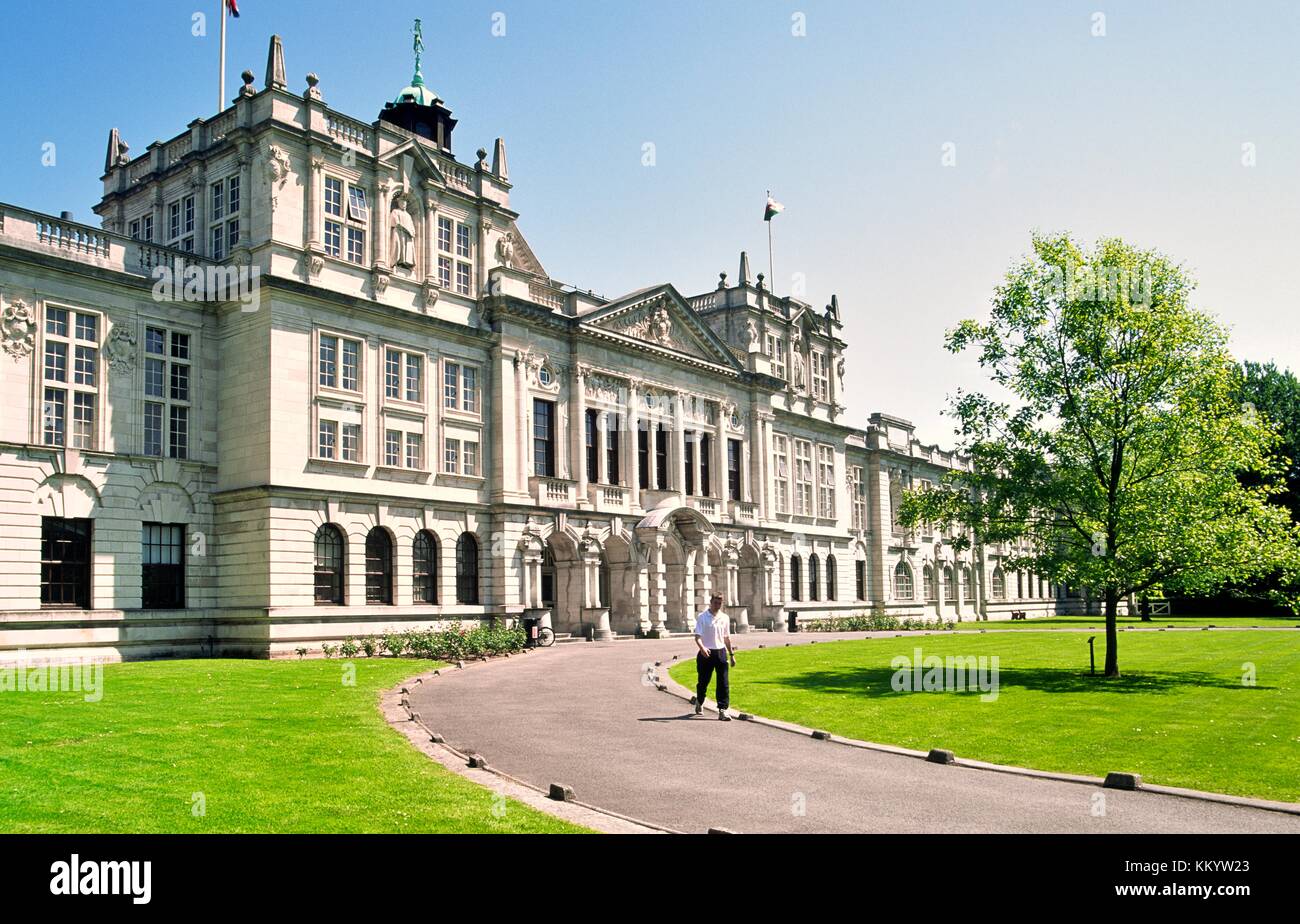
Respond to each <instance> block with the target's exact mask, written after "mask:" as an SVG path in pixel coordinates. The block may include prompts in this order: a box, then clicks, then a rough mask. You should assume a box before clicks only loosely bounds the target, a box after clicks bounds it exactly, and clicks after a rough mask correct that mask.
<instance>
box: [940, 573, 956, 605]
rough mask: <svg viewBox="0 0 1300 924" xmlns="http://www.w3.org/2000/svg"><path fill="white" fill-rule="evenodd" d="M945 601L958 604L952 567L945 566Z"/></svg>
mask: <svg viewBox="0 0 1300 924" xmlns="http://www.w3.org/2000/svg"><path fill="white" fill-rule="evenodd" d="M943 599H944V602H945V603H956V602H957V586H956V583H955V581H954V578H953V574H952V565H944V566H943Z"/></svg>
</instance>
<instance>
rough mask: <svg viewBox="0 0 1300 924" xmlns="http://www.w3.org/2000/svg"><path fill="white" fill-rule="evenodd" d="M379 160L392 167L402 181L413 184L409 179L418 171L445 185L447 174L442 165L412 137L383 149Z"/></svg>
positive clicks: (421, 174)
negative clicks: (388, 148)
mask: <svg viewBox="0 0 1300 924" xmlns="http://www.w3.org/2000/svg"><path fill="white" fill-rule="evenodd" d="M379 162H380V163H381V164H385V165H387V166H389V167H392V168H393V169H394V170H395V171H396V172H397V175H398V177H399V179H401V180H402V181H403V182H404V183H408V184H411V185H415V184H412V183H411V181H412V179H413V178H414V176H415V175H416V174H417V173H418V174H419V175H420V176H423V177H426V178H428V179H431V180H433V181H434V182H435V183H436V184H438V185H439V186H446V185H447V176H446V174H445V173H444V172H443V170H442V167H441V166H439V164H438V162H437V161H436V160H434V158H433V155H431V154H430V153H429V152H428V151H427V150H426V149H425V147H424V145H422V144H420V143H419V142H418V141H416V140H414V139H411V140H409V141H406V142H403V143H402V144H399V145H397V147H395V148H392V149H391V150H389V151H385V152H384V153H383V155H381V156H380V158H379ZM417 188H418V187H417Z"/></svg>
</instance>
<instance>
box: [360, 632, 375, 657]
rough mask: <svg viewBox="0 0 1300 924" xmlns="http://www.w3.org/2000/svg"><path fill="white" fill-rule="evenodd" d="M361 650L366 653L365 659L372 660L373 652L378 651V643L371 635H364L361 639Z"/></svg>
mask: <svg viewBox="0 0 1300 924" xmlns="http://www.w3.org/2000/svg"><path fill="white" fill-rule="evenodd" d="M361 650H362V651H364V652H365V653H366V657H367V658H373V657H374V656H375V652H376V651H378V650H379V642H378V641H377V640H376V639H375V637H374V636H373V635H365V636H362V638H361Z"/></svg>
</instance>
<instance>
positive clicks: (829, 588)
mask: <svg viewBox="0 0 1300 924" xmlns="http://www.w3.org/2000/svg"><path fill="white" fill-rule="evenodd" d="M838 577H839V575H838V573H837V571H836V568H835V556H834V555H827V556H826V599H827V600H831V601H835V600H837V599H839V596H840V594H839V587H838V583H839V582H838V580H837V578H838Z"/></svg>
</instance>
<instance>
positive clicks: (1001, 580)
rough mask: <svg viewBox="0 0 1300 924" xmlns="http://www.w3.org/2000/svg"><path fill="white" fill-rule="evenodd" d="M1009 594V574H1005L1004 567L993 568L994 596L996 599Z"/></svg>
mask: <svg viewBox="0 0 1300 924" xmlns="http://www.w3.org/2000/svg"><path fill="white" fill-rule="evenodd" d="M1006 595H1007V576H1006V575H1005V574H1003V572H1002V567H1001V566H998V567H997V568H994V569H993V587H992V597H993V599H994V600H1001V599H1003V598H1005V597H1006Z"/></svg>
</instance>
